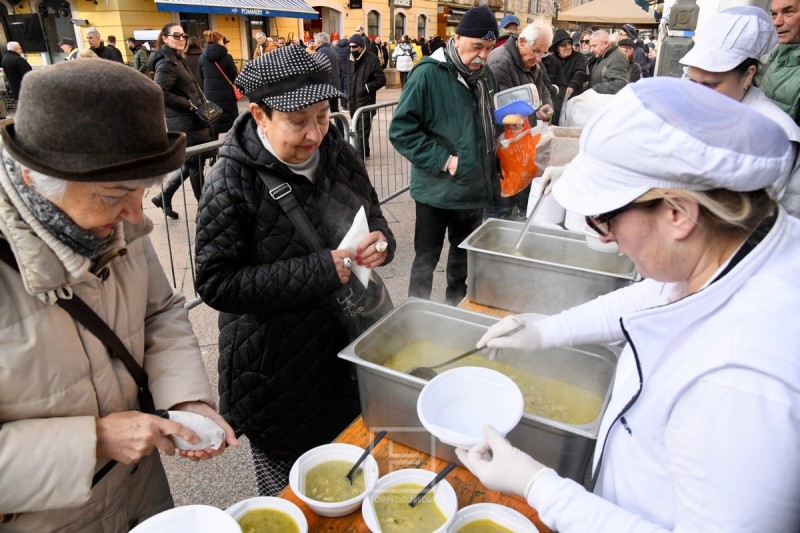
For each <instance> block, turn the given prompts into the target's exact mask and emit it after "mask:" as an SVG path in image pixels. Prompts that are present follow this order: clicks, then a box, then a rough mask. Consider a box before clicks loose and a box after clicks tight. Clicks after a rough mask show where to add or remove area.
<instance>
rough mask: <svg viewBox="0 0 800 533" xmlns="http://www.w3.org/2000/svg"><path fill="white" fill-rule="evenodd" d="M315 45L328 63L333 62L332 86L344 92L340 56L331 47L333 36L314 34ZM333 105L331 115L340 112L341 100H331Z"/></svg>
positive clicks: (329, 74)
mask: <svg viewBox="0 0 800 533" xmlns="http://www.w3.org/2000/svg"><path fill="white" fill-rule="evenodd" d="M314 44H315V45H316V46H317V53H318V54H322V55H324V56H325V57H327V58H328V61H330V62H331V70H330V72H329V73H328V77H329V78H330V84H331V85H333V86H334V87H336V89H337V90H339V91H341V90H342V79H341V76H340V75H339V54H337V53H336V51H335V50H334V49H333V48H332V47H331V36H330V34H328V33H326V32H324V31H321V32H318V33H315V34H314ZM329 102H330V104H331V113H336V112H337V111H339V99H338V98H331V99H330V100H329ZM340 124H341V123H340V122H339V121H338V120H337V121H336V125H337V127H338V126H340Z"/></svg>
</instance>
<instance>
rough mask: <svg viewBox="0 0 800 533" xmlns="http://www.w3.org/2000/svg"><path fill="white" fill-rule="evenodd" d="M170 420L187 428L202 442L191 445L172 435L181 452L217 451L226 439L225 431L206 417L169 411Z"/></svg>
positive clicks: (186, 412) (185, 412)
mask: <svg viewBox="0 0 800 533" xmlns="http://www.w3.org/2000/svg"><path fill="white" fill-rule="evenodd" d="M169 419H170V420H173V421H175V422H177V423H178V424H181V425H183V426H186V427H187V428H189V429H191V430H192V431H194V432H195V433H197V436H198V437H200V442H198V443H197V444H189V443H188V442H186V441H185V440H183V439H182V438H180V437H177V436H175V435H170V438H171V439H172V442H173V443H174V444H175V447H176V448H178V449H179V450H205V449H206V448H214V449H215V450H216V449H218V448H219V447H220V445H221V444H222V441H223V439H225V431H224V430H223V429H222V428H221V427H219V426H218V425H217V423H216V422H214V421H213V420H211V419H210V418H208V417H206V416H203V415H198V414H197V413H190V412H188V411H169Z"/></svg>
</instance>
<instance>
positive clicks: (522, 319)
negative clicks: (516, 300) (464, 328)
mask: <svg viewBox="0 0 800 533" xmlns="http://www.w3.org/2000/svg"><path fill="white" fill-rule="evenodd" d="M542 318H543V317H542V315H532V314H522V315H517V316H507V317H505V318H504V319H503V320H501V321H500V322H498V323H497V324H495V325H494V326H492V327H490V328H489V329H488V330H487V331H486V333H484V334H483V337H481V338H480V339H478V342H477V344H475V347H476V348H483V347H487V348H492V349H494V348H516V349H518V350H526V351H530V352H535V351H536V350H538V349H539V348H540V347H541V345H542V333H541V331H539V328H538V327H537V326H536V324H535V323H536V321H537V320H541V319H542ZM520 324H522V325H523V326H524V327H522V328H521V329H517V328H519V326H520ZM494 355H495V354H494V351H492V352H490V353H489V358H490V359H494Z"/></svg>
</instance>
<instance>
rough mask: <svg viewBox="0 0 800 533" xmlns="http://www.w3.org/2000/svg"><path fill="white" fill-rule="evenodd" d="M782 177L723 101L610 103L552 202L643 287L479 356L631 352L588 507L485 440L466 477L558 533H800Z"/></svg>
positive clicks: (494, 340)
mask: <svg viewBox="0 0 800 533" xmlns="http://www.w3.org/2000/svg"><path fill="white" fill-rule="evenodd" d="M637 153H641V154H646V157H639V158H636V157H632V155H631V154H637ZM790 164H791V156H790V154H789V141H788V140H787V138H786V134H785V133H784V132H783V130H782V129H781V128H780V127H779V126H778V125H777V124H776V123H774V122H773V121H771V120H769V119H768V118H766V117H765V116H763V115H762V114H760V113H758V112H757V111H754V110H752V109H750V108H748V107H747V106H744V105H742V104H740V103H739V102H736V101H734V100H733V99H731V98H728V97H726V96H723V95H721V94H718V93H716V92H714V91H710V90H708V89H707V88H705V87H702V86H700V85H698V84H693V83H689V82H687V81H684V80H677V79H673V78H654V79H647V80H642V81H640V82H637V83H636V84H633V85H629V86H627V87H626V88H625V89H623V90H622V91H620V93H619V94H618V96H617V97H615V99H614V100H613V101H612V102H611V103H610V104H609V105H608V106H607V107H606V108H604V109H603V110H602V111H600V112H598V114H597V115H596V116H595V117H593V118H592V120H591V121H590V122H589V123H588V124H587V126H586V127H585V128H584V130H583V133H582V135H581V141H580V149H579V153H578V155H577V156H576V158H575V160H574V161H573V162H572V163H571V164H570V165H569V166H567V167H566V169H565V171H564V174H563V176H562V177H561V179H560V180H559V181H558V182H557V183H556V184H555V186H554V188H553V194H554V195H555V197H556V199H557V200H558V201H559V203H561V204H562V205H563V206H564V207H566V208H567V209H569V210H571V211H574V212H577V213H580V214H582V215H585V216H586V219H587V222H588V223H589V224H590V225H591V226H592V227H593V228H594V229H595V231H597V232H598V233H599V234H600V235H601V239H602V240H603V241H606V242H616V243H617V244H618V245H619V248H620V251H621V252H623V253H625V254H626V255H628V256H629V257H630V258H631V259H632V260H633V261H634V263H635V264H636V268H637V269H638V271H639V272H640V273H641V274H642V275H643V276H644V277H645V278H647V279H645V280H644V281H642V282H641V283H637V284H634V285H631V286H629V287H625V288H623V289H620V290H617V291H615V292H613V293H611V294H608V295H605V296H601V297H599V298H597V299H596V300H593V301H591V302H588V303H586V304H583V305H580V306H578V307H575V308H573V309H570V310H567V311H564V312H562V313H560V314H558V315H555V316H552V317H548V318H545V319H543V320H541V321H539V322H534V317H532V316H530V315H519V316H517V317H516V320H522V321H523V322H525V323H526V326H527V327H526V328H524V329H522V330H520V331H519V332H517V333H513V334H508V332H509V331H510V330H511V328H512V327H513V326H514V325H515V324H517V323H518V322H516V321H515V320H512V319H510V318H509V319H504V320H502V321H500V322H498V323H497V324H496V325H494V326H493V327H491V328H490V329H489V331H488V332H487V333H486V335H484V337H483V338H482V339H481V340H479V341H478V346H484V345H485V346H488V347H490V348H516V349H521V350H529V351H533V350H537V349H539V348H547V347H553V346H559V345H571V344H584V343H592V342H611V341H620V340H624V341H627V345H626V347H625V349H624V350H623V352H622V354H621V355H620V358H619V363H618V366H617V372H616V376H615V380H614V386H613V391H612V397H611V400H610V402H609V405H608V408H607V410H606V412H605V414H604V415H603V418H602V423H601V427H600V433H599V438H598V441H597V447H596V449H595V457H594V464H593V481H592V485H593V493H590V492H587V491H586V490H584V488H583V487H582V486H581V485H579V484H577V483H575V482H573V481H571V480H568V479H563V478H561V477H559V476H558V475H557V474H556V473H555V471H553V470H552V469H550V468H546V467H545V466H544V465H542V464H541V463H539V462H538V461H536V460H535V459H533V458H532V457H530V456H528V455H526V454H525V453H523V452H521V451H519V450H518V449H516V448H514V447H513V446H512V445H511V444H509V443H508V442H507V441H505V440H504V439H503V438H502V437H500V436H499V435H498V434H497V433H496V432H495V431H494V430H493V429H492V428H487V429H486V442H484V443H482V444H479V445H477V446H475V447H474V448H472V449H471V450H469V451H467V450H458V451H457V453H458V456H459V458H460V459H461V460H462V461H463V462H464V464H465V465H467V467H468V468H469V469H470V470H471V471H472V472H473V473H475V474H476V475H477V476H478V477H479V478H480V479H481V481H482V482H483V483H484V484H485V485H486V486H487V487H489V488H492V489H497V490H502V491H506V492H513V493H516V494H520V495H522V496H524V497H525V498H527V501H528V502H529V503H530V504H531V505H532V506H534V507H535V508H536V509H537V510H538V511H539V515H540V517H541V519H542V521H543V522H544V523H545V524H547V525H548V526H550V527H551V528H553V529H556V530H558V531H559V532H561V533H570V532H581V533H583V532H586V531H592V532H619V531H626V532H645V531H646V532H655V531H701V530H703V531H737V532H741V531H752V532H755V531H759V532H761V531H800V445H798V443H800V335H797V316H798V314H800V281H799V280H798V275H797V273H798V265H800V220H798V219H796V218H795V217H792V216H789V215H787V213H786V211H785V210H784V208H782V207H779V206H778V205H777V204H776V203H775V201H774V200H773V199H772V198H771V197H770V196H769V194H768V193H767V191H766V188H767V187H769V186H770V185H772V184H773V183H774V181H775V180H776V179H778V178H779V177H780V176H782V175H783V173H784V172H785V171H786V170H787V168H789V166H790Z"/></svg>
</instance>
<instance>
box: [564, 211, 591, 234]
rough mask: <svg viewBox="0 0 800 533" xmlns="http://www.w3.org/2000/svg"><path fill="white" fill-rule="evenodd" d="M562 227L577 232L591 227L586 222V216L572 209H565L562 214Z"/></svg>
mask: <svg viewBox="0 0 800 533" xmlns="http://www.w3.org/2000/svg"><path fill="white" fill-rule="evenodd" d="M564 227H565V228H567V229H568V230H571V231H577V232H578V233H583V232H585V231H586V230H588V229H591V228H590V227H589V225H588V224H587V223H586V217H585V216H583V215H579V214H578V213H576V212H574V211H567V213H566V215H565V216H564Z"/></svg>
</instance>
